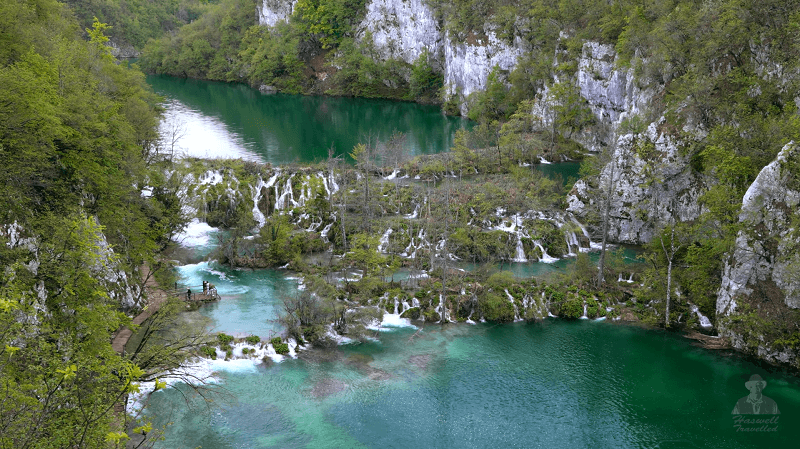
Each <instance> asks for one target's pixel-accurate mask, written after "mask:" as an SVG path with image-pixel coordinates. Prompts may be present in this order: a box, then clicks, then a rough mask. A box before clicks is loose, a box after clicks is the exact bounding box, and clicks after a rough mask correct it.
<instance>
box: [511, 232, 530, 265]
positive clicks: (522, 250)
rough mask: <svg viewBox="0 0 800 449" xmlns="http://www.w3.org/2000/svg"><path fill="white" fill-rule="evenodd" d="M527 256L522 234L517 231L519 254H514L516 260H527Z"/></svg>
mask: <svg viewBox="0 0 800 449" xmlns="http://www.w3.org/2000/svg"><path fill="white" fill-rule="evenodd" d="M527 261H528V259H526V258H525V248H523V246H522V235H521V234H520V232H519V231H517V254H516V256H514V262H527Z"/></svg>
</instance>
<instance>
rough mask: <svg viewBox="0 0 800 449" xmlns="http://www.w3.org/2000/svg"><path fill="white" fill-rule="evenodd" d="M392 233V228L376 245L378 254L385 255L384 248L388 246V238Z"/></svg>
mask: <svg viewBox="0 0 800 449" xmlns="http://www.w3.org/2000/svg"><path fill="white" fill-rule="evenodd" d="M392 232H393V230H392V228H389V229H387V230H386V232H384V233H383V235H382V236H381V241H380V243H379V244H378V252H379V253H385V252H386V247H387V246H388V245H389V236H390V235H392Z"/></svg>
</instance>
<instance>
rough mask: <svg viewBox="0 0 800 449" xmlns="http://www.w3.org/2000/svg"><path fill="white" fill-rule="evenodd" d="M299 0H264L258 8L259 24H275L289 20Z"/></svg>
mask: <svg viewBox="0 0 800 449" xmlns="http://www.w3.org/2000/svg"><path fill="white" fill-rule="evenodd" d="M295 3H297V0H262V3H261V7H260V8H258V11H257V14H258V24H259V25H264V26H275V24H276V23H278V22H285V21H287V20H289V16H291V15H292V11H293V10H294V5H295Z"/></svg>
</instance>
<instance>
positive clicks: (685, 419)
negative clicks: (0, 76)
mask: <svg viewBox="0 0 800 449" xmlns="http://www.w3.org/2000/svg"><path fill="white" fill-rule="evenodd" d="M148 82H149V83H150V84H151V85H152V86H153V88H154V89H155V90H156V92H158V93H160V94H162V95H164V96H165V97H166V98H167V113H166V120H165V125H164V126H165V127H169V126H172V125H170V123H180V124H181V126H182V128H183V129H184V130H185V133H184V134H185V136H184V139H182V140H181V141H180V142H179V146H180V148H181V151H182V152H183V153H184V154H187V155H191V156H197V157H206V158H221V157H234V158H239V157H241V158H245V159H251V160H256V161H260V162H265V163H266V162H271V163H273V164H281V163H287V162H309V161H312V160H319V159H322V158H323V157H325V156H326V155H327V150H326V149H327V148H329V147H330V146H331V144H333V145H334V147H335V148H336V151H337V152H338V153H339V154H341V153H344V152H346V151H348V150H349V149H350V148H352V146H353V145H354V144H355V143H356V142H357V140H358V136H359V135H364V134H369V133H370V132H371V133H373V135H377V136H380V137H381V138H386V137H387V136H388V135H390V134H391V133H392V132H393V131H394V130H395V129H396V130H399V131H403V132H407V133H408V134H409V138H408V145H409V148H408V149H409V151H410V152H412V153H414V154H420V153H425V152H439V151H444V150H446V149H447V148H449V145H450V143H451V141H452V135H453V133H454V131H455V130H456V129H458V128H459V127H461V126H465V122H463V121H461V120H460V119H455V118H449V117H444V116H442V115H441V114H440V113H439V112H438V109H437V108H431V107H426V106H420V105H416V104H411V103H400V102H390V101H378V100H363V99H350V98H325V97H301V96H289V95H273V96H262V95H261V94H260V93H259V92H258V91H255V90H253V89H250V88H248V87H246V86H242V85H230V84H223V83H213V82H203V81H194V80H182V79H173V78H164V77H150V78H148ZM423 149H425V150H423ZM563 167H564V170H568V171H569V173H567V176H569V175H571V174H572V173H574V172H575V166H574V165H565V166H563ZM547 169H548V170H555V171H558V166H556V165H555V164H554V165H553V166H549V167H547ZM216 232H217V231H216V230H215V229H213V228H209V227H207V226H205V225H202V224H200V225H197V224H195V225H193V226H191V227H190V228H189V229H187V231H186V232H185V234H184V238H183V240H182V243H181V245H183V246H184V247H185V248H186V250H187V251H188V252H190V253H191V254H192V255H193V256H192V261H197V260H202V261H201V262H199V263H186V264H185V265H183V266H181V267H180V268H179V270H180V275H181V277H182V281H181V282H182V283H183V285H199V284H200V283H201V282H202V280H209V281H211V282H213V283H214V284H216V286H217V289H218V291H219V293H220V295H221V296H222V297H223V298H224V299H223V300H222V301H220V302H218V303H213V304H209V305H206V306H204V307H202V308H200V310H198V311H196V312H187V315H186V316H187V319H189V320H196V321H197V322H200V321H201V318H203V319H206V320H210V322H211V325H212V327H213V330H214V331H223V332H226V333H228V334H234V335H237V336H245V335H250V334H253V335H258V336H260V337H261V338H262V339H266V338H269V337H270V336H272V335H273V334H276V333H279V332H280V331H281V329H280V327H279V325H278V324H277V323H276V322H275V321H274V318H275V317H276V314H277V313H278V310H279V308H280V304H281V303H280V300H279V299H278V294H279V292H281V291H285V290H287V289H288V290H291V289H295V288H297V285H298V284H297V280H296V279H294V278H292V276H291V274H290V273H287V272H284V271H281V270H255V271H254V270H234V269H229V268H227V267H223V266H220V265H218V264H216V263H215V262H214V261H208V260H203V259H204V256H205V255H207V254H209V252H210V251H211V250H212V249H213V247H214V245H215V242H216V239H215V238H214V234H215V233H216ZM566 263H569V262H568V261H559V262H556V263H554V264H543V263H528V264H515V267H514V269H513V271H515V272H516V273H517V275H536V274H539V273H542V272H546V271H552V270H558V269H563V267H564V265H565V264H566ZM376 330H377V331H378V332H377V334H378V338H377V339H376V340H375V341H371V342H367V343H362V344H341V345H339V346H338V347H337V348H334V349H313V348H312V349H310V350H308V351H304V352H301V353H300V354H299V355H296V356H288V357H281V356H275V357H273V359H274V360H273V361H268V362H266V363H263V362H262V361H261V360H260V359H251V360H247V359H241V360H233V361H228V362H226V361H222V360H216V361H204V362H202V363H200V364H198V365H197V366H196V367H195V368H193V369H194V370H196V372H197V374H198V375H202V376H211V377H210V380H211V381H212V382H213V383H214V385H215V386H216V387H217V388H221V389H222V390H221V391H223V392H224V394H222V395H220V396H218V397H216V399H215V402H214V403H212V404H208V403H206V402H205V401H204V400H203V399H202V398H201V397H199V396H198V395H196V394H195V393H194V392H193V391H192V390H191V389H190V388H188V387H187V386H185V385H183V384H174V385H173V387H174V388H168V389H166V390H161V391H158V392H155V393H153V394H152V395H150V397H149V399H148V400H147V401H146V406H145V409H144V410H145V413H146V414H147V415H148V416H149V417H150V418H151V419H153V421H154V424H156V425H164V424H167V423H170V425H169V426H168V428H167V431H166V435H165V440H164V441H161V442H159V443H158V445H157V447H161V448H173V449H180V448H196V447H203V448H273V447H274V448H305V447H308V448H357V447H369V448H434V447H435V448H505V447H519V448H533V447H541V448H558V447H564V448H656V447H659V448H751V447H764V448H766V447H770V448H776V447H777V448H782V447H797V446H796V444H797V442H798V441H800V439H798V437H800V382H799V381H798V378H797V377H795V376H793V375H791V374H787V373H785V372H783V371H780V370H776V369H774V368H771V367H769V366H765V365H762V364H759V363H757V362H753V361H751V360H749V359H746V358H744V357H741V356H739V355H737V354H734V353H730V352H714V351H709V350H705V349H701V348H698V347H696V346H693V345H692V344H691V341H690V340H687V339H684V338H682V337H681V336H679V335H676V334H673V333H667V332H663V331H660V330H651V329H645V328H641V327H637V326H630V325H621V324H617V323H614V322H611V321H604V320H600V321H597V320H576V321H565V320H560V319H555V318H549V319H545V320H544V321H543V322H537V323H524V322H519V323H513V324H502V325H497V324H490V323H478V324H475V325H470V324H449V325H446V326H441V325H437V324H422V323H420V322H416V321H415V322H409V321H407V320H404V319H399V318H398V317H397V316H393V315H389V316H388V317H387V319H386V320H385V321H384V322H383V323H382V324H381V325H380V326H378V327H376ZM753 374H759V375H760V376H761V377H762V378H763V379H764V380H766V382H767V386H766V389H765V390H764V394H765V395H766V396H768V397H771V398H772V399H774V400H775V402H776V403H777V405H778V407H779V409H780V412H781V414H780V415H775V416H776V417H777V418H775V417H773V416H772V415H766V416H764V415H762V416H756V415H750V416H746V418H749V419H756V418H761V419H764V418H770V419H772V421H771V422H770V423H769V424H766V425H765V424H762V423H748V422H742V421H741V420H740V421H737V417H736V415H732V413H731V412H732V410H733V408H734V406H735V405H736V403H737V400H739V399H740V398H742V397H744V396H746V395H747V394H748V393H749V391H748V390H747V388H746V387H745V382H747V381H748V379H749V378H750V376H751V375H753Z"/></svg>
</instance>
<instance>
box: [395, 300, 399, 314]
mask: <svg viewBox="0 0 800 449" xmlns="http://www.w3.org/2000/svg"><path fill="white" fill-rule="evenodd" d="M399 305H400V302H399V301H398V300H397V298H394V314H395V315H399V313H400V312H398V311H397V307H398V306H399Z"/></svg>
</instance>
